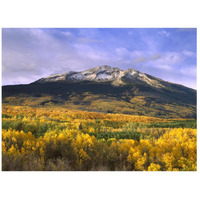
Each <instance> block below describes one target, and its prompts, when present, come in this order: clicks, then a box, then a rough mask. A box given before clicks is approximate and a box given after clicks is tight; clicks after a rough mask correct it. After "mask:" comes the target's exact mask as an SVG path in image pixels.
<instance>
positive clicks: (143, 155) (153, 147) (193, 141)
mask: <svg viewBox="0 0 200 200" xmlns="http://www.w3.org/2000/svg"><path fill="white" fill-rule="evenodd" d="M196 154H197V129H196V119H184V118H174V119H172V118H170V119H166V118H165V119H164V118H156V117H147V116H136V115H135V116H134V115H128V114H113V113H103V112H88V111H80V110H75V109H71V108H67V106H65V107H64V106H60V107H59V106H48V107H47V106H46V107H45V106H43V107H42V106H40V107H39V106H38V107H31V106H11V105H4V104H3V105H2V170H3V171H196V170H197V155H196Z"/></svg>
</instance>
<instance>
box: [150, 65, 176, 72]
mask: <svg viewBox="0 0 200 200" xmlns="http://www.w3.org/2000/svg"><path fill="white" fill-rule="evenodd" d="M153 67H154V68H157V69H162V70H164V71H165V70H166V71H171V70H172V69H173V67H172V66H170V65H154V66H153Z"/></svg>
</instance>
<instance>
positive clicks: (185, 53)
mask: <svg viewBox="0 0 200 200" xmlns="http://www.w3.org/2000/svg"><path fill="white" fill-rule="evenodd" d="M182 53H183V54H184V55H185V56H189V57H194V56H196V54H195V53H194V52H193V51H188V50H183V51H182Z"/></svg>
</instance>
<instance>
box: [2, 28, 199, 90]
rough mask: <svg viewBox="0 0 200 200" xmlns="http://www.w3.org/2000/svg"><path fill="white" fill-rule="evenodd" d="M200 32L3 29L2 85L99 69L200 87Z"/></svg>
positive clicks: (112, 29)
mask: <svg viewBox="0 0 200 200" xmlns="http://www.w3.org/2000/svg"><path fill="white" fill-rule="evenodd" d="M196 48H197V47H196V29H191V28H99V29H96V28H80V29H72V28H62V29H58V28H53V29H46V28H45V29H41V28H31V29H29V28H25V29H20V28H16V29H7V28H4V29H2V55H3V56H2V84H3V85H10V84H24V83H30V82H33V81H35V80H37V79H39V78H42V77H44V76H48V75H51V74H55V73H65V72H68V71H82V70H85V69H89V68H91V67H96V66H100V65H110V66H112V67H118V68H120V69H123V70H126V69H129V68H133V69H136V70H138V71H140V72H144V73H147V74H150V75H153V76H156V77H158V78H162V79H164V80H166V81H170V82H174V83H179V84H182V85H185V86H187V87H191V88H194V89H196V87H197V85H196V81H197V80H196V79H197V77H196V76H197V75H196V71H197V63H196V59H197V58H196V56H197V55H196V52H197V49H196Z"/></svg>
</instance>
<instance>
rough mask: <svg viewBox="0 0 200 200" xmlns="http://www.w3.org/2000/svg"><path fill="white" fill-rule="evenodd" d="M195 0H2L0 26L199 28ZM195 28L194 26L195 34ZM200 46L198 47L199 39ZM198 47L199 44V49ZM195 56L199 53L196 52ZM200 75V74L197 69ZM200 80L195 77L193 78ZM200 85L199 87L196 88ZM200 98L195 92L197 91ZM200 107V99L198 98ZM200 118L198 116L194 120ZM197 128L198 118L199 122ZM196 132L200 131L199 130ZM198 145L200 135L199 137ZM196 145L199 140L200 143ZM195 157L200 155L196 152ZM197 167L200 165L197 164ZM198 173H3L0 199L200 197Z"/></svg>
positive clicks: (193, 199)
mask: <svg viewBox="0 0 200 200" xmlns="http://www.w3.org/2000/svg"><path fill="white" fill-rule="evenodd" d="M199 13H200V12H199V5H198V1H197V0H187V1H186V0H182V1H175V0H173V1H172V0H167V1H161V0H148V1H147V0H146V1H145V0H140V1H137V2H136V1H133V0H132V1H131V0H123V1H117V0H115V1H113V0H110V1H108V0H101V1H95V0H85V1H83V0H73V1H66V0H65V1H64V0H56V1H52V0H48V1H47V0H43V1H41V0H40V1H39V0H29V1H27V0H18V1H12V0H2V1H1V6H0V24H1V28H8V27H20V28H22V27H26V28H28V27H71V28H74V27H130V28H131V27H133V28H137V27H163V28H171V27H187V28H188V27H197V28H198V26H199V20H198V19H199V18H200V16H199V15H200V14H199ZM199 37H200V35H199V30H198V38H199ZM197 46H198V47H199V46H200V44H199V40H198V45H197ZM198 52H199V48H198ZM198 59H199V56H198ZM197 71H198V77H199V73H200V72H199V70H197ZM197 84H198V85H199V84H200V82H199V79H197ZM197 88H199V87H197ZM198 100H199V94H198ZM198 107H199V101H198ZM198 121H199V120H198ZM198 127H199V123H198ZM198 134H199V131H198ZM198 144H199V137H198ZM198 149H199V145H198ZM197 155H198V160H199V153H198V154H197ZM198 169H199V166H198ZM199 181H200V176H199V170H198V172H161V173H160V172H157V173H154V172H52V173H51V172H1V173H0V184H1V185H0V190H1V193H0V196H1V198H2V197H3V198H2V199H8V200H9V199H20V200H23V199H26V200H27V199H34V200H35V199H64V198H66V199H87V200H88V199H101V200H102V199H159V200H160V199H162V200H163V199H167V200H168V199H181V200H182V199H192V200H195V199H200V198H199V197H200V192H199V191H198V189H199Z"/></svg>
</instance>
